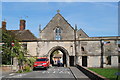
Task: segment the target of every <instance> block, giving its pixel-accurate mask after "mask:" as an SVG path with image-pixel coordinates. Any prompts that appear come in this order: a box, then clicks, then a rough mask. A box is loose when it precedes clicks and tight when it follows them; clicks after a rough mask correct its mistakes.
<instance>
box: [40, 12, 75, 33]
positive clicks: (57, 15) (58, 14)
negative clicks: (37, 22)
mask: <svg viewBox="0 0 120 80" xmlns="http://www.w3.org/2000/svg"><path fill="white" fill-rule="evenodd" d="M59 16H60V17H61V18H63V20H64V21H65V22H66V23H67V24H68V25H69V26H70V27H71V28H72V29H73V30H74V28H73V27H72V26H71V25H70V24H69V23H68V22H67V20H66V19H65V18H64V17H63V16H62V15H61V14H60V13H57V14H56V15H55V16H54V17H53V18H52V19H51V20H50V21H49V23H48V24H47V25H46V26H45V27H44V28H43V30H44V29H45V28H46V27H47V26H48V25H49V24H50V22H51V21H53V20H54V18H55V17H59ZM43 30H41V32H42V31H43Z"/></svg>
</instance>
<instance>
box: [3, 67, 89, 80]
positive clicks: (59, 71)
mask: <svg viewBox="0 0 120 80" xmlns="http://www.w3.org/2000/svg"><path fill="white" fill-rule="evenodd" d="M77 70H78V69H77V68H76V67H71V68H67V67H51V68H49V69H48V70H43V69H42V70H36V71H32V72H28V73H21V74H19V73H11V74H9V75H6V76H4V78H17V79H20V78H24V79H27V78H29V80H30V79H33V80H35V79H38V80H41V79H45V80H46V79H51V80H52V79H55V80H56V79H57V80H58V79H60V78H62V79H65V80H67V79H68V80H77V78H79V79H80V78H81V79H83V78H86V79H87V80H88V79H89V78H88V77H87V76H86V75H84V74H83V73H82V72H79V71H77ZM80 76H81V77H80ZM4 78H3V80H4ZM17 79H16V80H17ZM24 79H23V80H24ZM81 79H80V80H81ZM86 79H84V80H86ZM8 80H10V79H8Z"/></svg>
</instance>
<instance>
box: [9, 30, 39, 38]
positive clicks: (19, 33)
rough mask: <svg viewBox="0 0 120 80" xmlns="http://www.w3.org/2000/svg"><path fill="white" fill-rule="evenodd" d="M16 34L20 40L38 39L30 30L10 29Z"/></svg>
mask: <svg viewBox="0 0 120 80" xmlns="http://www.w3.org/2000/svg"><path fill="white" fill-rule="evenodd" d="M8 31H10V32H12V33H13V34H15V37H16V38H17V39H19V40H37V38H36V37H35V36H34V35H33V34H32V33H31V32H30V31H29V30H23V31H20V30H8Z"/></svg>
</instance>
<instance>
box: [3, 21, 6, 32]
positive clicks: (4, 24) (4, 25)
mask: <svg viewBox="0 0 120 80" xmlns="http://www.w3.org/2000/svg"><path fill="white" fill-rule="evenodd" d="M2 29H3V30H6V21H2Z"/></svg>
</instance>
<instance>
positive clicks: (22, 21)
mask: <svg viewBox="0 0 120 80" xmlns="http://www.w3.org/2000/svg"><path fill="white" fill-rule="evenodd" d="M25 22H26V21H25V20H20V31H23V30H25Z"/></svg>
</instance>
